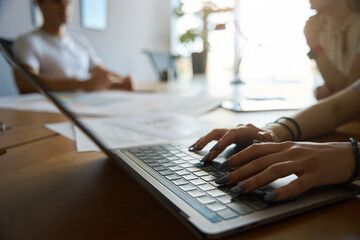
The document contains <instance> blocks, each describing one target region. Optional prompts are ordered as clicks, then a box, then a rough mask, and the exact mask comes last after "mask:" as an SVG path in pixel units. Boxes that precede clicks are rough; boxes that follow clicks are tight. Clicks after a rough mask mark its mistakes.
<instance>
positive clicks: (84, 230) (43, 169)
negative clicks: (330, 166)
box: [0, 110, 360, 240]
mask: <svg viewBox="0 0 360 240" xmlns="http://www.w3.org/2000/svg"><path fill="white" fill-rule="evenodd" d="M223 111H224V110H217V111H215V112H212V113H209V115H207V116H205V118H206V117H209V118H212V119H213V118H214V119H215V120H216V119H218V120H220V119H223V120H224V118H226V116H227V114H228V115H229V116H228V117H229V118H230V120H228V121H229V122H230V121H233V120H234V121H238V122H240V121H245V120H248V119H250V118H258V117H261V115H263V118H262V119H263V121H268V120H274V119H275V118H277V117H278V116H280V115H286V114H284V113H283V112H274V113H272V114H270V113H264V114H261V113H251V114H250V115H249V114H233V113H230V112H223ZM23 114H25V115H26V116H27V117H28V121H26V119H22V118H21V116H23ZM217 114H220V115H221V116H218V115H217ZM38 115H39V114H38V113H33V114H32V113H26V112H25V113H24V112H16V111H1V117H2V118H3V119H4V118H5V119H7V120H8V121H9V122H10V123H16V124H14V125H13V126H14V128H13V129H12V130H10V131H9V133H6V134H10V133H11V132H12V131H17V128H20V127H22V128H24V129H26V128H27V127H31V129H32V130H33V131H34V132H38V133H44V132H45V133H44V134H45V135H46V132H47V130H44V129H43V127H42V125H41V124H40V123H41V122H43V123H44V122H49V121H50V122H56V121H63V120H64V118H63V117H62V116H61V115H56V114H46V113H43V114H40V115H41V118H40V117H36V116H38ZM230 115H231V117H230ZM18 117H20V119H18ZM257 121H259V120H257ZM28 129H29V128H28ZM25 132H26V131H25ZM34 132H28V134H26V133H25V134H24V136H26V135H32V134H33V133H34ZM49 132H50V131H49ZM1 134H3V133H0V135H1ZM14 135H18V133H16V134H15V133H14ZM347 138H348V135H347V133H346V131H345V132H339V133H336V134H332V135H328V136H325V137H324V138H322V139H320V140H324V141H325V140H345V141H346V140H347ZM5 141H6V140H5V138H3V137H1V138H0V148H1V147H4V144H6V142H5ZM0 176H1V178H0V239H4V240H13V239H181V240H183V239H195V237H194V235H192V233H191V232H190V231H189V230H188V229H187V228H185V227H184V226H183V225H182V224H181V223H180V222H179V221H178V220H177V219H176V218H175V217H174V216H173V215H171V214H170V213H169V212H168V211H167V210H166V209H165V208H164V207H163V206H162V205H161V204H160V203H159V202H158V201H157V200H156V199H155V198H154V197H152V195H150V194H149V193H148V192H147V191H146V189H144V187H143V186H141V185H140V184H138V183H137V182H136V181H135V180H134V179H133V178H132V177H131V176H129V174H127V173H126V172H125V171H124V170H123V169H121V168H120V167H119V166H118V165H117V164H115V163H113V162H112V161H110V160H108V159H106V157H105V156H104V155H103V154H102V153H95V152H93V153H77V152H76V150H75V147H74V142H73V141H71V140H69V139H67V138H65V137H62V136H59V135H53V136H49V137H46V138H39V139H37V140H36V141H33V142H32V143H28V144H23V145H19V146H17V147H13V148H10V149H8V151H7V153H6V154H5V155H2V156H0ZM359 213H360V199H359V198H353V199H350V200H346V201H343V202H340V203H336V204H333V205H331V206H327V207H322V208H320V209H317V210H313V211H311V212H307V213H303V214H300V215H298V216H293V217H290V218H287V219H285V220H280V221H278V222H275V223H271V224H268V225H266V226H263V227H261V228H258V229H254V230H251V231H248V232H244V233H240V234H238V235H236V236H233V237H231V238H229V239H274V240H275V239H358V238H359V237H360V227H359V226H360V218H359Z"/></svg>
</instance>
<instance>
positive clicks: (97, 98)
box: [0, 91, 222, 116]
mask: <svg viewBox="0 0 360 240" xmlns="http://www.w3.org/2000/svg"><path fill="white" fill-rule="evenodd" d="M56 95H57V96H58V98H59V100H60V101H61V102H62V103H63V104H64V105H66V106H67V107H68V108H69V109H70V110H71V111H73V112H75V113H77V114H84V115H93V116H130V115H139V114H144V113H146V114H157V113H164V112H165V113H169V112H174V113H180V114H187V115H191V116H200V115H201V114H203V113H206V112H208V111H210V110H212V109H214V108H216V107H217V106H219V105H220V103H221V102H222V100H221V99H214V98H210V97H182V96H179V95H174V94H163V93H138V92H122V91H106V92H90V93H84V92H76V93H61V94H56ZM0 108H4V109H15V110H28V111H40V112H59V111H58V110H57V109H56V108H55V106H53V105H52V104H51V103H50V102H48V100H46V99H45V98H44V97H43V96H41V95H40V94H24V95H16V96H10V97H0Z"/></svg>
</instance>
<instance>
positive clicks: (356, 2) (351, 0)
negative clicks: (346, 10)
mask: <svg viewBox="0 0 360 240" xmlns="http://www.w3.org/2000/svg"><path fill="white" fill-rule="evenodd" d="M347 3H348V5H349V7H350V9H351V10H354V11H356V12H360V0H347Z"/></svg>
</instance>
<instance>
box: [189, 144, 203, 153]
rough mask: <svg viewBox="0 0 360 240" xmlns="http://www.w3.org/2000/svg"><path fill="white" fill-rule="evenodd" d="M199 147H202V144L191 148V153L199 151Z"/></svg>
mask: <svg viewBox="0 0 360 240" xmlns="http://www.w3.org/2000/svg"><path fill="white" fill-rule="evenodd" d="M199 147H200V143H198V144H196V145H195V146H193V147H189V151H192V152H194V151H197V150H198V149H199Z"/></svg>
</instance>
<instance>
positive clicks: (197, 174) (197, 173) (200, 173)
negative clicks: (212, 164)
mask: <svg viewBox="0 0 360 240" xmlns="http://www.w3.org/2000/svg"><path fill="white" fill-rule="evenodd" d="M194 174H195V175H196V176H198V177H203V176H207V175H209V173H207V172H205V171H203V170H201V171H198V172H194Z"/></svg>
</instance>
